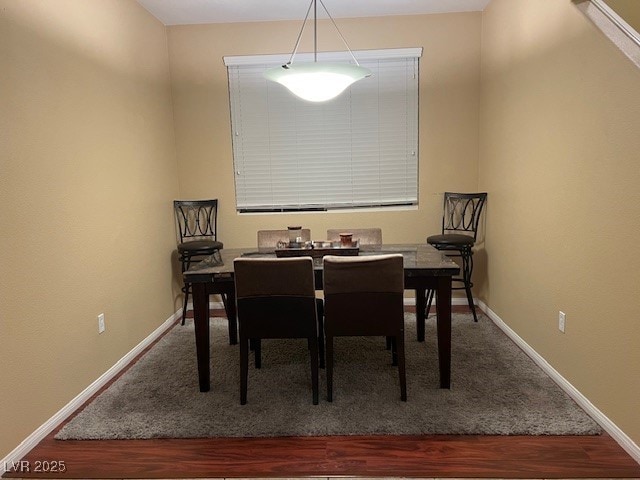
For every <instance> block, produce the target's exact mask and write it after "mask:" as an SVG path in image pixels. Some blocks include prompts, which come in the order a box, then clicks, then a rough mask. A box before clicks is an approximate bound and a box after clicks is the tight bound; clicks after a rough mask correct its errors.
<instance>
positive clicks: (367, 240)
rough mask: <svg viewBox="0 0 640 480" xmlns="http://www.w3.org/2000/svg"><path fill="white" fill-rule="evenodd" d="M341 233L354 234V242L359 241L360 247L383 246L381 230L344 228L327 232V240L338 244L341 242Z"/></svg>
mask: <svg viewBox="0 0 640 480" xmlns="http://www.w3.org/2000/svg"><path fill="white" fill-rule="evenodd" d="M341 233H352V234H353V240H358V243H359V244H360V245H382V229H381V228H343V229H341V230H338V229H336V228H331V229H329V230H327V240H329V241H330V242H336V241H339V240H340V234H341Z"/></svg>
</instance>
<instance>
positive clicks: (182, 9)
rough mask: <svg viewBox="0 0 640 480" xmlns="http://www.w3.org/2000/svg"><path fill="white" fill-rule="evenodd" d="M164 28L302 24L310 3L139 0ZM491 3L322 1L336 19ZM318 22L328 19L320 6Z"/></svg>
mask: <svg viewBox="0 0 640 480" xmlns="http://www.w3.org/2000/svg"><path fill="white" fill-rule="evenodd" d="M137 1H138V3H139V4H140V5H142V6H143V7H144V8H146V9H147V10H148V11H149V12H151V13H152V14H153V15H154V16H155V17H156V18H158V19H159V20H160V21H161V22H162V23H164V24H165V25H188V24H196V23H234V22H268V21H276V20H302V19H304V16H305V14H306V12H307V8H308V7H309V3H310V2H309V0H137ZM489 2H490V0H323V3H324V5H325V6H326V7H327V9H328V10H329V13H330V14H331V16H332V17H334V18H345V17H379V16H387V15H420V14H426V13H447V12H475V11H482V10H483V9H484V7H486V6H487V4H488V3H489ZM318 18H326V14H325V13H324V11H323V9H322V7H321V6H320V5H318Z"/></svg>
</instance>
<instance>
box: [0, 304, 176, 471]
mask: <svg viewBox="0 0 640 480" xmlns="http://www.w3.org/2000/svg"><path fill="white" fill-rule="evenodd" d="M181 316H182V309H180V310H179V311H177V312H176V313H174V314H173V315H171V316H170V317H169V318H168V319H167V320H165V321H164V322H163V323H162V325H160V326H159V327H158V328H156V329H155V330H154V331H153V332H151V334H150V335H149V336H148V337H146V338H145V339H144V340H142V341H141V342H140V343H139V344H138V345H136V346H135V347H134V348H133V349H132V350H131V351H130V352H129V353H127V354H126V355H125V356H124V357H122V358H121V359H120V360H118V361H117V362H116V363H115V364H114V365H113V366H112V367H111V368H109V370H107V371H106V372H104V373H103V374H102V375H101V376H100V377H99V378H98V379H97V380H95V381H94V382H93V383H92V384H91V385H89V386H88V387H87V388H85V389H84V390H83V391H82V392H80V393H79V394H78V395H77V396H76V397H75V398H74V399H73V400H71V401H70V402H69V403H68V404H66V405H65V406H64V407H62V408H61V409H60V410H59V411H58V412H57V413H56V414H55V415H54V416H53V417H51V418H50V419H49V420H47V421H46V422H45V423H44V424H42V425H41V426H40V427H38V428H37V429H36V430H35V431H34V432H33V433H32V434H31V435H29V436H28V437H27V438H25V439H24V440H23V441H22V442H21V443H20V445H18V446H17V447H16V448H14V449H13V450H12V451H11V452H9V454H8V455H7V456H6V457H5V458H3V459H2V460H0V462H2V463H1V464H0V465H3V466H5V468H6V466H7V465H13V464H16V463H17V462H18V461H19V460H20V459H22V458H23V457H24V456H25V455H26V454H27V453H29V452H30V451H31V450H32V449H33V448H34V447H35V446H36V445H38V443H40V442H41V441H42V440H43V439H44V438H45V437H46V436H47V435H49V434H50V433H51V432H52V431H53V430H54V429H55V428H56V427H57V426H58V425H60V424H61V423H62V422H63V421H65V420H66V419H67V418H68V417H69V415H71V414H72V413H74V412H75V411H76V410H78V409H79V408H80V407H81V406H82V405H83V404H84V403H85V402H86V401H87V400H89V399H90V398H91V397H92V396H93V395H95V394H96V393H97V392H98V391H99V390H100V389H101V388H102V387H104V386H105V385H106V384H107V383H108V382H109V381H110V380H111V379H113V378H114V377H115V376H116V375H118V373H120V371H122V369H123V368H125V367H126V366H127V365H129V364H130V363H131V362H132V361H133V359H134V358H136V356H138V355H139V354H140V353H142V352H143V351H144V349H145V348H147V347H148V346H149V345H151V344H152V343H153V342H154V341H155V340H157V339H158V338H159V337H160V336H161V335H162V334H163V333H164V332H165V331H166V330H167V329H169V327H171V325H173V324H174V322H175V321H176V320H177V319H179V318H180V317H181ZM3 473H5V472H3V471H0V475H2V474H3Z"/></svg>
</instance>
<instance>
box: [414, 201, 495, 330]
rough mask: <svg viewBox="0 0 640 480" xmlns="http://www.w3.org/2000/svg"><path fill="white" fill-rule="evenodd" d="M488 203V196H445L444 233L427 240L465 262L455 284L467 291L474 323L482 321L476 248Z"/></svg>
mask: <svg viewBox="0 0 640 480" xmlns="http://www.w3.org/2000/svg"><path fill="white" fill-rule="evenodd" d="M486 200H487V194H486V193H452V192H445V194H444V208H443V214H442V233H441V234H440V235H432V236H430V237H428V238H427V243H428V244H429V245H433V246H434V247H436V248H437V249H438V250H443V251H445V253H446V254H447V256H450V257H459V258H460V259H461V260H462V269H461V273H462V277H454V278H453V281H454V282H458V283H461V284H462V286H460V287H453V289H454V290H464V291H465V292H466V294H467V302H468V303H469V308H470V309H471V313H473V319H474V321H476V322H477V321H478V317H477V315H476V307H475V304H474V302H473V295H472V293H471V288H472V287H473V282H472V281H471V274H472V273H473V246H474V245H475V243H476V239H477V236H478V225H479V224H480V214H481V213H482V207H484V203H485V202H486ZM433 296H434V291H433V290H429V291H428V292H427V309H426V312H425V317H428V316H429V310H431V303H432V302H433Z"/></svg>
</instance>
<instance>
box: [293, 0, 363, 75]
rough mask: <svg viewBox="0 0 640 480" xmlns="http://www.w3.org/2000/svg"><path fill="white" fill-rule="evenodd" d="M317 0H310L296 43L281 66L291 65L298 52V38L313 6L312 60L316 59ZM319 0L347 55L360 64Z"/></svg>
mask: <svg viewBox="0 0 640 480" xmlns="http://www.w3.org/2000/svg"><path fill="white" fill-rule="evenodd" d="M317 1H318V0H311V3H310V4H309V8H307V14H306V15H305V16H304V21H303V22H302V28H301V29H300V33H299V34H298V38H297V40H296V45H295V47H293V52H292V53H291V57H289V61H288V62H287V63H286V64H285V65H283V67H285V68H287V65H291V64H292V63H293V59H294V57H295V56H296V53H298V47H299V46H300V40H301V39H302V34H303V33H304V27H305V26H306V25H307V20H308V19H309V13H310V12H311V7H313V61H314V62H317V61H318V10H317V8H318V7H317V4H316V2H317ZM319 1H320V5H322V8H323V9H324V11H325V12H326V14H327V16H328V17H329V19H330V20H331V23H332V24H333V26H334V28H335V29H336V32H338V36H339V37H340V39H341V40H342V43H344V46H345V47H346V48H347V51H348V52H349V55H351V58H352V59H353V61H354V62H355V64H356V65H357V66H360V64H359V63H358V60H356V57H355V56H354V55H353V52H352V51H351V49H350V48H349V45H348V44H347V40H346V39H345V38H344V36H343V35H342V33H341V32H340V29H339V28H338V25H337V24H336V22H335V20H334V19H333V17H332V16H331V14H330V13H329V10H327V7H326V6H325V4H324V2H323V1H322V0H319Z"/></svg>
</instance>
